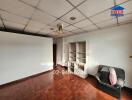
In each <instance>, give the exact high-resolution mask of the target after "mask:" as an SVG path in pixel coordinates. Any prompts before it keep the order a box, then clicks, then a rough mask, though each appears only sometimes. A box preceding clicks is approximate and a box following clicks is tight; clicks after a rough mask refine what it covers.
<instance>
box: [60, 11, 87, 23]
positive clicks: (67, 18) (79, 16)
mask: <svg viewBox="0 0 132 100" xmlns="http://www.w3.org/2000/svg"><path fill="white" fill-rule="evenodd" d="M70 17H75V18H76V19H75V20H71V19H70ZM84 18H85V17H84V16H83V15H82V14H81V13H80V12H78V11H77V10H76V9H74V10H72V11H71V12H69V13H68V14H66V15H65V16H63V17H62V18H61V19H62V20H64V21H66V22H68V23H70V24H73V23H76V22H78V21H80V20H83V19H84Z"/></svg>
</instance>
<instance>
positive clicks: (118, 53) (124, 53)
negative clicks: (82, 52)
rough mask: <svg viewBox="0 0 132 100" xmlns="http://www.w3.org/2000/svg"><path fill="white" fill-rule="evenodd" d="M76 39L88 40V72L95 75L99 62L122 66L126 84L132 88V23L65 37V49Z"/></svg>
mask: <svg viewBox="0 0 132 100" xmlns="http://www.w3.org/2000/svg"><path fill="white" fill-rule="evenodd" d="M74 41H86V48H87V50H86V52H87V55H86V57H87V63H88V65H87V70H86V71H87V73H89V74H92V75H94V74H95V73H96V71H97V66H98V65H99V64H104V65H109V66H115V67H121V68H123V69H124V70H125V72H126V83H125V85H126V86H128V87H131V88H132V58H129V56H132V24H127V25H122V26H118V27H113V28H109V29H104V30H100V31H94V32H90V33H87V34H80V35H74V36H69V37H65V38H64V39H63V42H64V50H66V49H67V44H68V43H69V42H74ZM64 50H63V55H64V56H63V60H62V62H63V63H64V62H65V59H66V55H65V51H64Z"/></svg>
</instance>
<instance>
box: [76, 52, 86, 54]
mask: <svg viewBox="0 0 132 100" xmlns="http://www.w3.org/2000/svg"><path fill="white" fill-rule="evenodd" d="M77 53H78V54H86V52H77Z"/></svg>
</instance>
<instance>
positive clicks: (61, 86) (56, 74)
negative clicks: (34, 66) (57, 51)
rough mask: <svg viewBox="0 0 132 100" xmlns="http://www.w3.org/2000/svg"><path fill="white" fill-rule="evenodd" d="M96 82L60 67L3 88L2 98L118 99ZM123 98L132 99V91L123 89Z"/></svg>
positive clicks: (20, 99) (0, 94) (22, 99)
mask: <svg viewBox="0 0 132 100" xmlns="http://www.w3.org/2000/svg"><path fill="white" fill-rule="evenodd" d="M96 82H97V81H96V80H95V79H94V78H93V77H91V76H89V77H88V78H86V79H82V78H80V77H78V76H75V75H73V74H68V73H66V71H64V70H63V69H62V68H59V69H56V70H53V71H51V72H48V73H45V74H42V75H39V76H37V77H33V78H29V79H27V80H24V81H22V82H18V83H16V84H13V85H9V86H6V87H4V88H1V89H0V100H117V99H116V98H114V97H112V96H110V95H108V94H106V93H104V92H102V91H101V90H99V89H98V88H97V86H96ZM121 100H132V91H127V90H125V89H123V91H122V99H121Z"/></svg>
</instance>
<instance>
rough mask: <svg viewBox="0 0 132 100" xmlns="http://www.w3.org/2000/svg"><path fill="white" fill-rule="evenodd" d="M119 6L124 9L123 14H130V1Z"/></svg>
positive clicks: (131, 5) (131, 0)
mask: <svg viewBox="0 0 132 100" xmlns="http://www.w3.org/2000/svg"><path fill="white" fill-rule="evenodd" d="M121 6H122V7H124V8H125V9H124V14H127V13H130V12H132V0H130V1H128V2H127V3H125V4H122V5H121Z"/></svg>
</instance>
